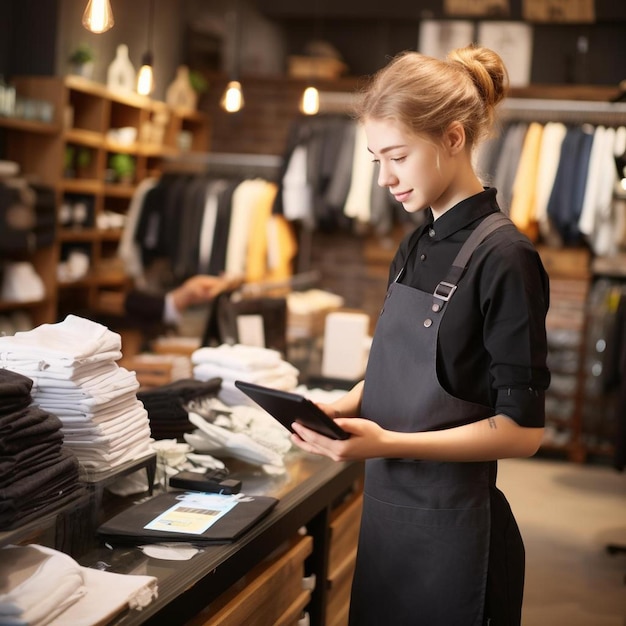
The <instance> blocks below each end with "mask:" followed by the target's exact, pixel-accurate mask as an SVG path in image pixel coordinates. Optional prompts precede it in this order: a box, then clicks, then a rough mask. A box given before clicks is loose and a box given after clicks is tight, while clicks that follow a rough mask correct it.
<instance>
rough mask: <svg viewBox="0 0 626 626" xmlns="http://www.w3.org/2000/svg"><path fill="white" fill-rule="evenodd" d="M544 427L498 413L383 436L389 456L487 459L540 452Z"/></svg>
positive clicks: (469, 459)
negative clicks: (460, 423) (522, 423)
mask: <svg viewBox="0 0 626 626" xmlns="http://www.w3.org/2000/svg"><path fill="white" fill-rule="evenodd" d="M543 430H544V429H543V428H525V427H523V426H520V425H519V424H517V423H516V422H514V421H513V420H512V419H510V418H508V417H506V416H505V415H496V416H494V417H490V418H488V419H484V420H481V421H479V422H475V423H472V424H466V425H464V426H457V427H455V428H448V429H445V430H437V431H428V432H419V433H398V432H391V431H387V432H386V433H385V437H384V439H385V440H386V444H385V447H386V448H387V449H388V453H387V452H386V453H385V455H384V456H386V457H389V458H415V459H424V460H436V461H488V460H494V459H505V458H521V457H529V456H532V455H533V454H535V452H537V450H538V448H539V445H540V444H541V440H542V437H543Z"/></svg>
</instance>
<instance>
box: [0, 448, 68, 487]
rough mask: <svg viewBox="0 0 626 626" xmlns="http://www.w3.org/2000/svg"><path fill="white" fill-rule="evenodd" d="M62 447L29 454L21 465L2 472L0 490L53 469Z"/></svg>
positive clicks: (18, 464) (0, 474)
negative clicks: (42, 471)
mask: <svg viewBox="0 0 626 626" xmlns="http://www.w3.org/2000/svg"><path fill="white" fill-rule="evenodd" d="M60 450H61V447H60V446H58V445H53V446H46V447H45V449H44V450H43V451H42V452H39V453H37V454H35V455H33V454H29V455H28V456H27V457H26V458H25V459H24V461H22V462H21V463H13V464H12V465H11V466H10V467H7V468H6V471H2V472H0V489H1V488H3V487H8V486H9V485H11V484H12V483H14V482H16V481H18V480H22V479H23V478H25V477H26V476H29V475H30V474H32V473H33V472H37V471H40V470H44V469H46V468H48V467H52V466H53V465H54V464H55V463H58V462H59V458H60V456H59V455H60Z"/></svg>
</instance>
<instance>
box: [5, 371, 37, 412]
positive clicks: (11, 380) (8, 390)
mask: <svg viewBox="0 0 626 626" xmlns="http://www.w3.org/2000/svg"><path fill="white" fill-rule="evenodd" d="M32 388H33V380H32V378H28V376H24V375H23V374H19V373H18V372H12V371H11V370H7V369H0V406H1V407H2V408H1V409H0V410H1V411H2V412H4V411H5V410H6V407H7V406H8V407H12V406H13V404H16V405H20V404H21V403H22V402H24V401H25V400H27V403H26V404H27V405H28V404H30V402H31V401H32V398H31V395H30V393H31V390H32Z"/></svg>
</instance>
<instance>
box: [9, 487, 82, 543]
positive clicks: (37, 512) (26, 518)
mask: <svg viewBox="0 0 626 626" xmlns="http://www.w3.org/2000/svg"><path fill="white" fill-rule="evenodd" d="M87 495H88V493H87V490H86V488H85V486H84V485H81V484H80V483H76V484H75V485H73V486H71V487H69V488H66V489H65V490H63V491H60V492H58V493H56V494H53V495H50V496H48V498H47V499H46V500H44V501H40V502H37V503H36V504H35V505H33V506H30V507H29V508H27V509H24V508H16V506H15V503H12V502H11V503H8V502H2V501H0V531H5V530H13V529H14V528H18V527H21V526H24V524H28V523H29V522H32V521H34V520H39V519H41V518H42V517H43V516H44V515H48V514H52V513H55V512H57V511H59V510H61V509H63V508H65V507H67V506H69V505H72V504H73V503H75V502H79V501H80V500H81V499H85V500H86V498H87Z"/></svg>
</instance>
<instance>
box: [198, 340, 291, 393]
mask: <svg viewBox="0 0 626 626" xmlns="http://www.w3.org/2000/svg"><path fill="white" fill-rule="evenodd" d="M191 362H192V364H193V366H194V367H193V376H194V378H196V379H197V380H209V379H211V378H216V377H217V378H221V379H222V387H221V389H220V392H219V394H218V397H219V399H220V400H221V401H222V402H224V403H225V404H228V405H236V404H248V405H250V404H253V403H252V401H251V400H250V399H249V398H248V397H247V396H246V395H245V394H244V393H243V392H241V391H239V389H237V387H235V381H236V380H246V381H248V382H251V383H256V384H257V385H264V386H265V387H272V388H273V389H280V390H282V391H291V390H293V389H295V387H296V386H297V385H298V374H299V372H298V370H297V369H296V368H295V367H294V366H293V365H291V363H288V362H287V361H285V360H283V358H282V355H281V354H280V352H278V351H277V350H271V349H269V348H259V347H256V346H244V345H241V344H235V345H228V344H222V345H220V346H217V347H215V348H199V349H198V350H195V351H194V352H193V353H192V355H191Z"/></svg>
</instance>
